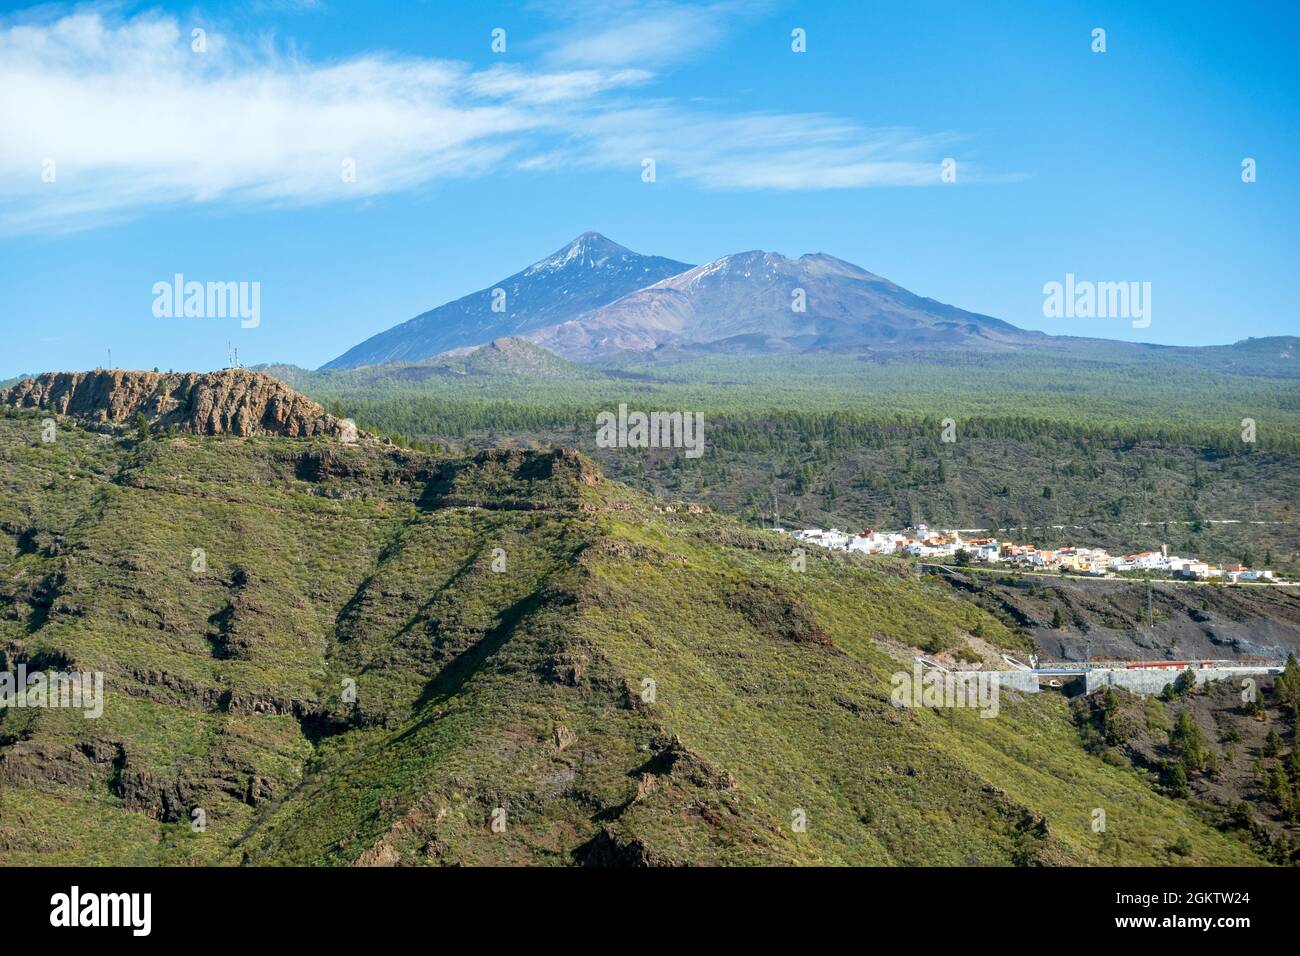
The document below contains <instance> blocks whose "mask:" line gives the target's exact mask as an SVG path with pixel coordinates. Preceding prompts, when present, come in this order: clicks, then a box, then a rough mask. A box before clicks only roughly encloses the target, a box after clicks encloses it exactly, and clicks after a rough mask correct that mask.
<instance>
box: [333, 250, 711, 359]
mask: <svg viewBox="0 0 1300 956" xmlns="http://www.w3.org/2000/svg"><path fill="white" fill-rule="evenodd" d="M688 268H690V266H689V264H687V263H684V262H677V261H676V260H673V259H666V258H663V257H662V256H644V255H641V254H639V253H636V252H633V251H632V250H630V249H628V248H626V247H624V246H621V245H619V244H618V243H616V242H613V241H612V240H610V239H608V238H606V237H605V236H602V235H601V234H600V233H598V232H584V233H583V234H582V235H580V236H578V237H577V238H576V239H574V240H573V241H572V242H569V243H568V244H566V245H565V246H563V247H561V248H560V249H558V250H556V251H555V252H554V253H552V254H551V255H549V256H546V257H544V258H542V259H539V260H538V261H537V262H534V263H532V264H531V265H529V266H528V267H526V268H525V269H522V270H521V271H519V272H516V273H515V274H514V275H512V276H509V277H507V278H505V279H502V280H501V281H500V282H498V283H495V284H494V285H493V286H491V287H490V288H487V289H480V290H479V291H477V292H472V293H470V294H469V295H466V296H462V297H461V298H459V299H456V300H454V301H452V302H448V303H445V304H443V305H440V306H438V307H436V308H434V309H430V310H429V311H427V312H422V313H420V314H419V315H417V316H415V317H414V318H412V319H408V320H407V321H405V322H402V323H400V324H398V325H395V326H393V327H392V328H389V329H386V330H385V331H383V332H379V333H377V334H376V335H373V336H371V337H370V338H368V339H366V340H365V341H363V342H361V343H359V344H358V345H355V346H353V347H352V348H350V349H348V350H347V351H346V352H344V353H343V354H342V355H340V356H338V357H337V358H335V359H332V360H331V361H329V362H326V363H325V364H324V365H322V366H321V368H320V370H321V371H326V370H330V369H340V368H356V367H358V366H362V365H381V364H385V363H388V362H394V361H419V360H422V359H427V358H432V357H434V356H436V355H439V354H441V353H444V352H447V351H449V350H451V349H456V348H462V347H466V346H477V345H482V344H484V343H485V342H490V341H492V340H493V339H497V338H501V337H503V336H510V335H517V334H519V333H521V332H526V331H529V330H531V329H535V328H541V327H544V326H547V325H552V324H555V323H556V322H559V321H565V320H568V319H570V318H573V317H575V316H577V315H581V314H583V313H585V312H588V311H590V310H591V309H593V308H597V307H599V306H601V305H604V304H606V303H608V302H611V301H613V300H614V299H616V298H618V297H619V296H621V295H623V294H625V293H627V292H631V291H633V290H634V289H639V288H642V287H644V286H646V285H648V284H651V283H653V282H656V281H658V280H659V279H661V278H664V277H666V276H669V275H675V274H676V273H678V272H681V271H682V270H683V269H688Z"/></svg>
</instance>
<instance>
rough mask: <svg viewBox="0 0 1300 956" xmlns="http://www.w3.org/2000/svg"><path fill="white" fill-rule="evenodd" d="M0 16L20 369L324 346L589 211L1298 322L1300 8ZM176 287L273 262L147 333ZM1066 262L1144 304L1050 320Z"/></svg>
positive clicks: (1197, 334) (444, 294)
mask: <svg viewBox="0 0 1300 956" xmlns="http://www.w3.org/2000/svg"><path fill="white" fill-rule="evenodd" d="M1138 7H1140V8H1141V9H1136V8H1138ZM900 8H902V9H900ZM3 10H4V13H3V16H2V17H0V323H2V324H3V328H4V331H5V333H6V334H5V336H4V341H5V343H6V348H4V349H3V350H0V377H4V376H10V375H15V374H19V373H24V372H36V371H43V370H47V369H66V368H89V367H94V366H96V365H101V364H104V363H106V362H107V360H108V350H109V349H110V348H111V349H112V357H113V364H114V365H116V366H118V367H127V368H150V367H154V366H158V367H161V368H177V369H179V368H186V369H189V368H194V369H208V368H214V367H221V366H222V365H224V364H225V358H226V343H227V342H228V341H229V342H232V343H233V344H235V345H237V346H238V347H239V350H240V357H241V360H243V361H244V363H245V364H253V363H257V362H267V361H287V362H293V363H296V364H300V365H304V366H311V367H314V366H316V365H319V364H321V363H322V362H325V361H327V360H328V359H330V358H333V357H334V356H336V355H338V354H339V353H341V352H343V351H344V350H346V349H347V348H348V347H350V346H352V345H354V344H356V343H357V342H359V341H361V340H362V339H365V338H366V337H368V336H370V335H372V334H373V333H375V332H377V331H380V330H382V329H384V328H388V327H389V326H391V325H394V324H396V323H398V322H401V321H404V320H405V319H408V318H410V317H411V316H413V315H415V314H417V313H419V312H421V311H424V310H426V309H429V308H432V307H433V306H435V305H439V304H441V303H442V302H444V301H447V300H449V299H453V298H456V297H459V296H461V295H463V294H465V293H468V292H471V291H474V290H477V289H479V288H483V287H486V286H489V285H491V284H492V283H493V282H494V281H496V280H498V279H500V278H503V277H505V276H507V275H509V274H511V273H513V272H515V271H517V270H519V269H520V268H522V267H524V266H526V265H527V264H529V263H530V262H532V261H534V260H536V259H539V258H541V257H543V256H545V255H547V254H549V253H550V252H552V251H554V250H555V249H557V248H559V247H561V246H563V245H564V244H565V243H566V242H567V241H569V240H570V239H572V238H573V237H574V236H576V235H577V234H579V233H581V232H583V231H586V230H588V229H594V230H597V231H600V232H603V233H604V234H606V235H607V236H609V237H610V238H612V239H614V240H616V241H618V242H621V243H622V244H624V245H626V246H628V247H630V248H632V249H635V250H637V251H639V252H645V253H653V254H658V255H664V256H670V257H672V258H676V259H680V260H684V261H688V262H704V261H707V260H709V259H713V258H716V257H718V256H722V255H726V254H728V253H733V252H740V251H744V250H749V249H766V250H774V251H777V252H781V253H783V254H785V255H790V256H796V255H800V254H802V253H805V252H827V253H831V254H833V255H836V256H839V257H841V258H843V259H847V260H849V261H851V262H854V263H856V264H858V265H861V266H863V267H864V268H867V269H869V270H871V271H873V272H876V273H878V274H880V275H883V276H886V277H888V278H890V279H892V280H894V281H895V282H898V283H899V284H901V285H903V286H905V287H907V288H909V289H911V290H912V291H914V292H917V293H919V294H922V295H928V296H931V297H933V298H936V299H939V300H941V301H944V302H950V303H953V304H955V305H958V306H961V307H962V308H966V309H970V310H973V311H977V312H983V313H986V314H990V315H994V316H997V317H999V318H1002V319H1005V320H1007V321H1010V322H1012V323H1015V324H1017V325H1020V326H1023V327H1027V328H1037V329H1043V330H1045V331H1049V332H1059V333H1065V334H1076V335H1097V336H1104V337H1111V338H1131V339H1138V340H1142V341H1151V342H1160V343H1169V344H1193V345H1200V344H1213V343H1224V342H1231V341H1235V340H1238V339H1241V338H1244V337H1246V336H1248V335H1254V336H1263V335H1280V334H1295V333H1297V332H1300V321H1298V320H1297V304H1296V296H1295V294H1294V289H1293V287H1294V278H1293V275H1294V273H1295V271H1296V270H1295V263H1296V261H1297V252H1298V251H1300V246H1298V243H1297V240H1298V238H1300V236H1298V230H1300V226H1297V221H1296V220H1297V216H1296V212H1297V210H1300V182H1298V180H1300V177H1298V175H1297V170H1296V168H1295V158H1296V156H1297V155H1300V116H1298V115H1297V114H1298V113H1300V97H1297V95H1296V94H1297V89H1296V86H1297V83H1296V73H1295V66H1294V61H1293V58H1292V52H1293V50H1294V48H1295V45H1296V42H1297V39H1298V38H1300V37H1298V34H1300V29H1298V27H1300V13H1298V12H1297V10H1296V7H1295V5H1294V4H1289V3H1287V4H1283V3H1278V4H1275V5H1268V4H1264V5H1260V6H1258V7H1254V6H1252V7H1250V8H1237V7H1231V8H1230V7H1224V6H1222V5H1217V7H1216V5H1211V4H1198V3H1188V2H1179V3H1169V4H1162V3H1144V4H1140V5H1137V4H1132V3H1073V2H1068V0H1058V2H1053V3H1050V4H1045V3H1038V2H1030V0H1025V2H1022V3H991V4H988V3H981V4H978V5H977V4H966V3H957V2H945V3H927V2H913V3H908V4H899V5H888V6H882V5H876V4H866V3H858V2H821V3H816V4H813V3H802V4H801V3H789V2H787V3H782V2H778V0H769V2H762V0H748V2H733V0H718V2H713V3H685V2H642V3H623V2H620V0H604V2H601V3H591V4H587V3H585V2H582V0H576V2H575V0H569V2H565V3H560V2H555V3H551V2H533V3H520V4H499V5H498V4H490V3H474V4H456V3H449V2H437V3H433V2H430V3H423V4H422V3H412V2H401V3H398V2H392V3H387V2H367V3H360V2H357V3H344V2H337V0H319V2H317V3H310V2H293V0H248V2H233V3H231V2H227V3H223V4H219V5H213V6H211V7H208V8H205V7H204V6H203V5H201V4H200V5H197V6H196V5H193V4H191V3H184V4H168V3H163V4H150V5H138V4H133V3H119V4H114V5H111V6H108V5H96V4H89V5H77V6H62V5H42V6H40V7H32V8H22V7H20V6H17V5H14V4H5V5H4V6H3ZM498 27H499V28H502V29H504V30H505V31H506V52H505V53H503V54H502V53H494V52H493V51H492V49H491V42H492V31H493V29H495V28H498ZM796 27H798V28H802V29H804V30H805V31H806V35H807V52H806V53H802V54H799V53H794V52H793V51H792V50H791V30H792V29H794V28H796ZM1095 27H1102V28H1104V29H1105V30H1106V47H1107V48H1106V52H1105V53H1094V52H1092V50H1091V43H1092V38H1091V32H1092V30H1093V29H1094V28H1095ZM195 28H201V29H203V30H205V31H206V33H205V35H204V39H205V41H206V48H205V49H204V50H203V51H202V52H201V53H200V52H195V51H194V50H193V49H192V45H193V40H192V36H193V35H192V30H193V29H195ZM647 156H650V157H654V158H655V159H656V163H657V170H656V172H657V179H656V182H654V183H645V182H642V177H641V171H642V165H641V161H642V159H643V158H645V157H647ZM948 157H951V158H953V159H955V160H956V161H957V182H956V183H944V182H942V181H941V180H940V177H939V169H940V163H941V162H942V161H943V160H944V159H945V158H948ZM1245 157H1251V158H1253V159H1255V160H1256V162H1257V170H1258V181H1257V182H1254V183H1250V184H1247V183H1243V182H1242V180H1241V162H1242V159H1243V158H1245ZM348 158H351V159H354V160H355V161H356V165H357V177H356V182H354V183H345V182H343V181H342V177H341V175H340V168H341V162H342V161H343V160H344V159H348ZM47 159H53V160H54V162H55V166H54V169H55V170H56V176H55V179H54V181H53V182H43V181H42V170H43V169H44V166H43V163H44V162H45V161H46V160H47ZM177 272H180V273H183V274H184V275H185V276H186V277H187V278H188V279H196V280H199V281H209V280H212V281H257V282H260V283H261V322H260V324H259V325H258V327H257V328H249V329H243V328H240V326H239V323H238V322H237V321H234V320H228V319H198V318H190V319H184V318H156V317H155V316H154V315H153V314H152V311H151V306H152V304H153V294H152V287H153V284H154V283H155V282H158V281H170V279H171V277H172V276H173V275H174V274H175V273H177ZM1066 273H1074V274H1075V275H1076V276H1078V277H1079V278H1081V279H1094V280H1098V281H1147V282H1150V283H1151V288H1152V303H1151V314H1152V321H1151V324H1150V326H1149V327H1148V328H1145V329H1134V328H1131V327H1130V324H1129V323H1128V322H1127V321H1123V320H1099V319H1092V320H1088V319H1048V318H1045V317H1044V316H1043V310H1042V303H1043V293H1042V288H1043V285H1044V283H1046V282H1049V281H1053V280H1057V281H1059V280H1063V279H1064V276H1065V274H1066Z"/></svg>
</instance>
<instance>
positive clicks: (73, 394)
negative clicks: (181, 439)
mask: <svg viewBox="0 0 1300 956" xmlns="http://www.w3.org/2000/svg"><path fill="white" fill-rule="evenodd" d="M0 405H5V406H9V407H12V408H39V409H43V410H46V411H50V412H54V413H55V414H58V415H72V416H75V417H77V418H80V419H82V420H84V421H87V422H89V423H91V424H95V425H107V426H113V427H124V426H128V425H130V424H131V423H132V422H133V421H135V420H136V415H137V413H140V414H143V415H144V417H145V419H146V420H147V421H148V422H149V425H150V427H152V428H162V429H165V428H170V427H172V426H175V427H176V428H177V429H179V430H180V431H185V432H192V433H194V434H199V435H240V436H249V435H284V436H289V437H310V436H316V435H329V436H335V437H339V438H344V439H346V438H348V437H349V434H350V433H351V434H356V433H355V430H354V429H351V427H350V423H345V422H344V420H342V419H339V418H336V417H334V416H333V415H330V414H328V413H327V412H326V411H325V409H324V408H322V407H321V406H320V405H319V404H317V403H316V402H313V401H312V400H311V399H309V398H307V397H305V396H303V395H300V394H299V393H297V392H295V391H294V390H293V389H291V388H289V387H288V386H287V385H285V384H284V383H283V382H281V381H279V380H278V379H275V378H272V377H271V376H269V375H265V374H262V373H260V372H250V371H248V370H247V369H224V370H223V371H220V372H127V371H122V370H120V369H97V370H95V371H93V372H46V373H45V374H43V375H38V376H36V377H35V378H29V379H24V380H23V381H21V382H18V383H17V384H16V385H14V386H12V387H11V388H8V389H5V390H4V391H2V392H0Z"/></svg>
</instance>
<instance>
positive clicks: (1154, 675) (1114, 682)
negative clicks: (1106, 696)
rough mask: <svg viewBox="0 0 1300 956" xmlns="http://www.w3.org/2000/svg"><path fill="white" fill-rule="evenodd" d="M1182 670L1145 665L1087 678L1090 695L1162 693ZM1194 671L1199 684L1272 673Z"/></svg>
mask: <svg viewBox="0 0 1300 956" xmlns="http://www.w3.org/2000/svg"><path fill="white" fill-rule="evenodd" d="M1180 673H1182V672H1181V671H1175V670H1148V669H1144V668H1134V669H1129V668H1116V669H1113V670H1100V669H1098V670H1090V671H1088V673H1087V675H1086V677H1085V680H1086V682H1087V693H1089V694H1091V693H1092V692H1093V691H1094V690H1096V689H1097V688H1098V687H1123V688H1124V689H1125V690H1131V691H1132V692H1133V693H1135V694H1158V693H1160V692H1161V691H1162V690H1164V689H1165V688H1166V687H1168V686H1169V685H1170V684H1172V683H1173V682H1174V681H1176V680H1177V679H1178V675H1179V674H1180ZM1192 673H1194V674H1195V675H1196V683H1198V684H1204V683H1207V682H1209V681H1212V680H1228V679H1230V678H1233V677H1259V676H1262V675H1264V674H1268V673H1271V670H1270V669H1269V668H1267V667H1198V668H1195V669H1194V670H1193V671H1192Z"/></svg>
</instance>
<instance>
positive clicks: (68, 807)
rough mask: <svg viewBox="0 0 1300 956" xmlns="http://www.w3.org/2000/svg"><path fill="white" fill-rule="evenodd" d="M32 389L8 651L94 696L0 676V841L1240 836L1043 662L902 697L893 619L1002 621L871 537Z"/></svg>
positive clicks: (992, 857)
mask: <svg viewBox="0 0 1300 956" xmlns="http://www.w3.org/2000/svg"><path fill="white" fill-rule="evenodd" d="M42 414H43V413H41V412H34V411H12V410H11V411H8V412H6V413H4V414H3V415H2V416H0V532H2V534H3V541H0V545H3V547H2V548H0V601H2V606H3V615H0V654H2V655H3V660H0V668H3V669H9V670H13V669H15V668H16V667H17V666H18V665H20V664H22V665H25V666H26V667H27V668H28V669H29V670H36V669H54V670H77V671H91V672H94V671H99V672H102V673H103V674H104V680H105V687H106V700H105V704H104V709H103V715H102V716H101V717H99V718H97V719H94V718H86V717H84V716H83V715H82V714H81V713H80V712H78V711H73V710H69V709H38V708H24V709H15V708H9V709H4V710H0V862H3V863H8V864H23V863H71V862H86V863H140V864H158V863H164V864H180V863H225V864H238V863H248V864H270V863H314V864H369V865H378V864H456V863H469V864H482V863H528V864H565V865H568V864H593V865H601V864H692V863H745V864H750V863H797V864H814V863H824V864H851V863H856V864H918V865H925V864H940V863H956V864H962V863H983V864H1034V863H1080V864H1091V863H1111V862H1115V861H1121V862H1126V863H1143V862H1157V863H1165V862H1169V863H1183V862H1192V863H1246V864H1249V863H1258V862H1261V861H1262V859H1263V858H1262V857H1261V856H1260V855H1259V854H1258V852H1257V851H1256V849H1255V848H1254V847H1253V846H1252V845H1251V844H1249V843H1248V842H1246V841H1243V840H1240V839H1236V838H1234V837H1233V836H1232V835H1230V834H1224V833H1221V832H1219V831H1218V830H1216V829H1215V828H1214V827H1213V826H1210V825H1207V824H1206V823H1205V822H1204V821H1202V820H1200V819H1199V818H1197V817H1196V816H1194V815H1189V814H1188V813H1187V812H1186V808H1185V807H1184V806H1183V805H1182V804H1181V803H1179V802H1178V801H1176V800H1173V799H1171V798H1169V797H1168V796H1165V795H1163V794H1159V793H1156V792H1154V791H1153V790H1152V789H1151V788H1150V787H1149V786H1148V785H1147V783H1146V782H1145V780H1144V779H1143V777H1142V776H1141V775H1140V774H1139V773H1137V772H1136V771H1134V770H1133V769H1132V768H1129V767H1123V766H1112V765H1110V764H1108V763H1106V762H1104V761H1102V760H1101V759H1099V758H1097V757H1095V756H1093V755H1090V754H1089V753H1088V752H1087V751H1086V750H1085V748H1084V746H1083V743H1082V742H1081V741H1080V739H1079V736H1078V734H1077V732H1076V731H1075V729H1074V727H1073V725H1072V722H1071V719H1070V714H1069V710H1068V708H1067V705H1066V703H1065V701H1064V700H1063V699H1061V698H1059V697H1056V696H1054V695H1041V696H1039V697H1036V698H1027V699H1020V698H1019V697H1018V696H1017V695H1013V694H1009V693H1008V694H1004V695H1003V698H1002V702H1001V712H1000V714H999V715H998V716H997V717H996V718H992V719H981V718H980V717H979V716H978V715H977V714H976V713H975V712H973V711H968V710H958V711H947V712H932V711H922V710H902V709H896V708H894V707H893V706H891V703H890V697H889V695H890V675H891V674H892V673H894V672H897V671H900V670H905V669H909V668H910V665H911V658H912V656H913V655H914V654H915V653H916V651H917V650H918V649H921V648H924V649H926V650H928V651H931V652H936V653H955V652H958V651H964V652H965V653H966V654H967V655H968V656H973V657H975V658H980V657H983V658H984V659H989V660H995V659H996V658H997V656H998V655H997V651H998V649H999V648H1007V649H1017V648H1019V647H1020V646H1021V641H1022V638H1021V637H1019V636H1018V635H1017V634H1016V633H1014V632H1013V631H1012V630H1009V629H1008V628H1007V627H1006V626H1005V625H1004V624H1003V623H1001V622H1000V621H999V620H998V619H997V618H996V617H995V616H993V615H991V614H989V613H988V612H986V611H984V610H982V609H980V608H979V607H977V606H975V605H974V604H971V603H968V602H967V601H965V600H964V599H962V598H961V597H960V596H958V595H955V594H954V593H953V592H952V591H951V590H950V589H948V588H947V587H946V586H945V585H942V584H940V583H938V582H925V581H919V580H917V579H915V578H914V577H912V576H911V575H909V574H906V573H900V572H899V570H898V569H897V568H896V566H891V565H879V564H871V563H868V562H862V561H844V560H840V559H838V558H834V557H832V556H829V555H818V554H810V555H809V556H808V561H807V568H806V570H804V571H802V572H800V571H797V570H795V569H794V567H793V566H792V564H791V554H790V553H789V551H788V549H787V548H786V547H785V543H784V542H782V541H781V540H780V539H777V538H775V537H774V536H771V535H767V534H760V533H755V532H752V531H749V530H746V529H745V528H743V527H742V526H740V525H739V524H737V523H735V522H733V521H731V520H729V519H725V518H720V517H718V516H716V515H713V514H710V513H707V512H704V511H700V510H699V509H694V508H691V507H689V502H672V503H670V502H665V501H662V500H661V501H655V500H654V499H651V498H648V497H646V496H643V495H641V494H639V493H636V492H633V491H631V490H630V489H628V488H626V487H624V486H622V485H619V484H618V483H616V482H612V481H610V480H608V479H606V478H604V477H602V476H601V474H600V472H599V471H598V470H597V469H596V467H595V466H594V465H593V464H592V463H591V462H590V461H589V460H587V459H585V458H583V457H582V456H581V455H578V454H577V453H574V452H571V451H555V452H521V451H488V452H481V453H479V454H477V455H473V456H463V457H462V456H433V455H426V454H422V453H416V452H410V451H406V450H402V449H398V448H394V447H390V446H383V445H380V444H378V443H360V444H353V445H344V444H341V443H339V442H337V441H332V440H327V439H323V438H315V439H286V438H268V437H252V438H231V437H226V438H212V437H198V436H192V435H177V436H157V435H156V434H155V435H154V436H153V437H137V436H131V437H127V436H122V435H103V434H99V433H93V432H90V431H85V430H83V429H82V428H80V427H79V426H78V424H77V423H76V422H75V421H74V420H71V419H69V420H65V421H63V422H62V424H61V427H60V429H59V432H58V440H57V441H56V442H54V443H46V442H42V441H41V440H40V436H41V417H42ZM1099 803H1103V804H1104V805H1105V806H1107V807H1108V808H1109V812H1110V818H1111V819H1112V820H1113V821H1122V825H1123V826H1124V828H1125V829H1124V832H1125V833H1127V834H1128V836H1127V837H1126V839H1125V840H1124V841H1123V842H1122V845H1120V846H1118V847H1116V846H1115V845H1113V840H1112V841H1111V842H1107V840H1106V839H1105V838H1104V835H1098V834H1096V833H1094V832H1093V830H1092V828H1091V826H1090V820H1091V813H1092V810H1093V808H1094V807H1096V806H1098V805H1099ZM799 821H805V822H806V826H796V825H795V824H796V823H798V822H799ZM200 824H201V825H200ZM1175 846H1177V847H1178V848H1179V852H1178V853H1174V852H1172V850H1171V848H1173V847H1175ZM1182 850H1186V853H1183V852H1182Z"/></svg>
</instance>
